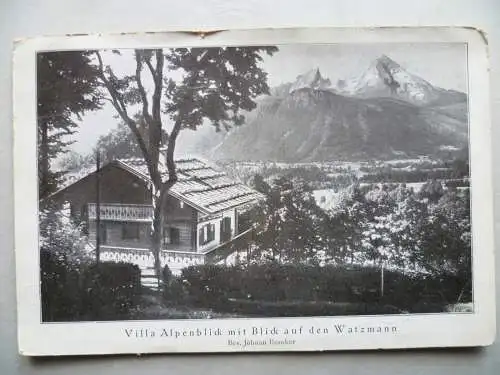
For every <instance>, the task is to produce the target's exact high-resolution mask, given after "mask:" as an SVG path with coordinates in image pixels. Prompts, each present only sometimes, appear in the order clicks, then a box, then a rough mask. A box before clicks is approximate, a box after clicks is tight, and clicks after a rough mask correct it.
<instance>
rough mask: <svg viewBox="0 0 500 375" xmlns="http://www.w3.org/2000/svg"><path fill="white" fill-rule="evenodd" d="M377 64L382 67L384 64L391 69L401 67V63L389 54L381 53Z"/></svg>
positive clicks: (376, 61)
mask: <svg viewBox="0 0 500 375" xmlns="http://www.w3.org/2000/svg"><path fill="white" fill-rule="evenodd" d="M375 65H376V66H380V67H382V66H384V67H386V68H388V69H389V70H396V69H401V65H399V64H398V63H397V62H396V61H394V60H393V59H391V58H390V57H389V56H387V55H381V56H380V57H378V58H377V59H376V60H375Z"/></svg>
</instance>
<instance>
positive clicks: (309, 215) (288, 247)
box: [256, 177, 324, 263]
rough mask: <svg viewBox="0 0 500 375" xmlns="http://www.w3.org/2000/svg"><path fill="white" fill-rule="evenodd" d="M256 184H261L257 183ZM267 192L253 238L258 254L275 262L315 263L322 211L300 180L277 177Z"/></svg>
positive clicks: (320, 245) (320, 239)
mask: <svg viewBox="0 0 500 375" xmlns="http://www.w3.org/2000/svg"><path fill="white" fill-rule="evenodd" d="M258 181H259V182H258V183H259V185H261V184H262V181H260V180H258ZM263 190H264V191H267V199H266V203H265V205H264V207H263V215H262V216H261V217H262V219H263V221H262V222H261V223H260V226H259V229H258V234H257V237H256V242H257V246H258V248H259V249H260V254H258V253H257V254H256V255H262V254H264V256H266V257H267V258H268V259H270V260H272V261H277V262H279V263H287V262H292V263H304V262H305V263H317V262H318V258H317V255H318V251H319V250H322V249H323V248H324V244H323V242H322V241H323V238H322V236H321V225H322V220H323V217H324V213H323V211H322V210H321V209H320V208H319V207H318V206H317V204H316V201H315V200H314V197H313V196H312V194H311V192H310V190H309V189H308V188H307V184H306V183H305V182H304V181H299V180H295V181H294V182H292V181H291V180H289V179H287V178H286V177H280V178H278V179H277V180H276V181H274V184H273V186H272V187H270V188H266V187H264V189H263Z"/></svg>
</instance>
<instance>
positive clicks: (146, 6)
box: [0, 0, 500, 375]
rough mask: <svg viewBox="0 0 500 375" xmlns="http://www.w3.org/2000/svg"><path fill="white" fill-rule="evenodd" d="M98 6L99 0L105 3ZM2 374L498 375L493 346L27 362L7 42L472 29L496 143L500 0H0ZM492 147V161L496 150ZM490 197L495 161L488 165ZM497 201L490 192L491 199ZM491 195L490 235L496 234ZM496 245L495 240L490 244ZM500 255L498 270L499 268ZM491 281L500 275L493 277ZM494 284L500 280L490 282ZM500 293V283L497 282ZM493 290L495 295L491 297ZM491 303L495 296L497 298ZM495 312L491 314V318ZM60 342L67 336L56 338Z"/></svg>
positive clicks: (497, 177) (499, 352)
mask: <svg viewBox="0 0 500 375" xmlns="http://www.w3.org/2000/svg"><path fill="white" fill-rule="evenodd" d="M104 3H105V4H104ZM0 21H1V22H0V43H1V46H2V49H1V59H0V97H1V98H2V110H1V111H0V207H1V209H0V253H1V257H0V336H1V337H0V373H1V374H34V373H36V374H69V373H71V374H89V373H96V374H100V373H103V374H120V375H126V374H137V373H147V374H191V373H193V374H194V373H200V374H204V375H209V374H218V375H220V374H234V373H238V374H241V375H243V374H255V373H261V374H267V373H283V374H303V373H308V374H313V373H314V374H331V373H336V374H343V373H349V374H353V375H354V374H412V375H418V374H426V375H432V374H445V373H446V374H448V373H451V374H454V375H458V374H496V373H498V372H499V371H500V343H498V342H497V343H496V344H494V345H493V346H490V347H488V348H484V349H454V350H445V349H442V350H413V351H389V352H379V351H370V352H335V353H333V352H332V353H314V354H297V353H289V354H231V355H151V356H141V357H135V356H108V357H85V358H83V357H81V358H76V357H72V358H46V359H36V360H34V359H29V358H26V357H21V356H19V355H18V354H17V341H16V308H15V272H14V267H15V264H14V238H13V234H14V231H13V215H14V213H13V199H12V194H13V185H12V181H13V180H12V173H13V167H12V165H13V160H12V135H13V131H12V126H11V123H12V100H11V83H12V78H11V77H12V63H11V56H12V54H11V51H12V44H13V40H14V39H16V38H20V37H27V36H36V35H57V34H68V33H96V32H122V31H141V30H149V31H164V30H168V29H182V30H186V29H199V28H201V27H207V28H217V29H227V28H252V27H272V26H274V27H290V26H302V27H304V26H374V25H383V26H418V25H423V26H429V25H444V26H449V25H458V26H464V25H465V26H474V27H477V28H480V29H483V30H484V31H486V32H487V33H488V37H489V45H490V57H491V76H492V77H491V79H492V81H491V82H492V85H491V86H492V109H493V116H492V120H493V139H500V137H499V135H500V127H499V126H498V123H499V120H500V91H499V90H498V86H499V85H500V2H498V1H497V0H469V1H467V0H456V1H454V2H450V1H447V0H428V1H423V0H421V1H418V2H417V1H413V2H402V1H398V0H385V1H377V2H373V1H371V0H365V1H361V0H350V1H331V0H322V1H320V0H308V1H290V0H275V1H272V2H270V1H268V0H267V1H266V0H246V1H224V0H197V1H195V0H191V1H175V2H174V1H161V0H156V1H152V0H142V1H126V2H125V1H120V0H109V1H107V2H102V1H97V0H87V1H76V0H71V1H70V0H67V1H64V2H60V1H58V0H44V1H43V2H41V1H36V0H2V1H0ZM493 148H494V160H497V161H498V160H500V150H499V148H498V147H495V146H494V147H493ZM494 164H495V166H494V171H493V172H494V181H495V195H498V194H499V193H500V184H499V182H500V167H499V165H500V163H494ZM495 198H496V197H495ZM498 206H499V205H498V199H495V218H496V220H495V224H496V234H497V237H498V234H499V233H500V226H499V224H500V221H499V218H500V216H499V213H500V210H499V207H498ZM496 242H497V243H498V241H496ZM498 258H499V257H497V260H496V269H497V273H498V270H500V259H498ZM497 279H498V278H497ZM499 284H500V283H499V282H498V280H497V285H499ZM497 290H499V291H500V287H497ZM497 296H498V293H497ZM497 300H498V297H497ZM497 316H498V315H497ZM61 339H64V338H61Z"/></svg>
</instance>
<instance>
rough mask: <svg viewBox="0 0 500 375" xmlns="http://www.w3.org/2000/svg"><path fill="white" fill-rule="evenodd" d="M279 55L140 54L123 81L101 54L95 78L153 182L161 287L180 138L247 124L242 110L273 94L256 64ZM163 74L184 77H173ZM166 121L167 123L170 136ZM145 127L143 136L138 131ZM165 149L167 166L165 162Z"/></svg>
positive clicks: (235, 51)
mask: <svg viewBox="0 0 500 375" xmlns="http://www.w3.org/2000/svg"><path fill="white" fill-rule="evenodd" d="M276 50H277V48H276V47H260V46H256V47H222V48H218V47H217V48H174V49H154V50H135V51H134V57H135V62H136V65H135V73H134V74H132V75H124V76H122V77H118V76H117V75H116V73H115V72H114V71H113V69H112V68H111V67H110V66H105V64H104V62H103V59H102V56H101V53H100V52H96V58H97V61H98V65H97V68H98V78H99V80H100V82H101V83H102V84H103V86H104V87H105V88H106V90H107V93H108V94H109V97H108V98H107V100H109V102H111V104H112V105H113V107H114V108H115V110H116V111H117V113H118V115H119V116H120V118H121V119H122V121H123V122H124V123H125V124H126V125H127V126H128V127H129V129H130V130H131V131H132V133H133V134H134V136H135V138H136V141H137V144H138V146H139V148H140V150H141V153H142V157H143V158H144V160H145V163H146V165H147V169H148V172H149V177H150V178H151V182H152V205H153V224H152V228H151V232H152V233H151V234H152V235H151V237H152V253H153V255H154V258H155V269H156V273H157V276H158V280H160V277H161V264H160V256H159V254H160V250H161V237H162V236H161V228H162V222H161V221H162V215H161V211H162V207H163V202H164V200H165V197H166V196H167V194H168V192H169V190H170V189H171V187H172V186H173V185H174V184H175V183H176V182H177V173H176V166H175V161H174V152H175V149H176V142H177V138H178V135H179V133H180V132H181V131H182V130H183V129H193V130H196V129H197V128H198V127H199V126H200V125H202V124H203V122H204V120H209V121H210V122H211V123H212V124H213V125H214V126H215V128H216V129H217V130H219V129H220V128H221V127H224V128H225V129H229V128H230V127H231V126H233V125H240V124H241V123H242V122H243V120H244V118H243V115H242V114H241V111H242V110H245V111H250V110H252V109H254V108H255V106H256V103H255V101H254V99H255V98H256V97H257V96H259V95H262V94H268V93H269V87H268V85H267V82H266V78H267V74H266V73H265V72H264V71H263V70H262V68H261V67H260V66H259V62H260V61H261V60H262V56H261V55H262V54H264V53H267V54H268V55H272V54H273V53H274V52H275V51H276ZM165 70H168V71H169V72H175V73H176V74H179V75H180V76H181V78H180V79H177V80H174V79H172V78H169V77H167V75H166V74H165ZM145 72H146V74H147V75H148V76H149V78H150V80H151V81H152V95H148V90H147V89H146V87H145V84H144V82H145V79H144V74H145ZM136 108H138V110H136ZM134 112H135V113H134ZM162 115H166V116H167V117H168V119H169V120H170V124H169V125H171V126H170V127H169V129H167V126H165V125H167V124H166V122H165V118H164V116H162ZM138 118H140V119H141V121H138ZM142 122H143V123H142ZM143 124H144V125H145V126H144V128H145V129H146V132H145V133H142V132H141V126H142V125H143ZM162 147H163V148H164V149H165V160H164V161H162V160H161V157H160V149H161V148H162ZM165 169H166V172H167V173H164V170H165Z"/></svg>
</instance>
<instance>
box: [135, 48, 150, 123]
mask: <svg viewBox="0 0 500 375" xmlns="http://www.w3.org/2000/svg"><path fill="white" fill-rule="evenodd" d="M135 61H136V68H135V81H136V82H137V87H138V88H139V93H140V95H141V100H142V116H143V117H144V120H146V122H147V123H148V125H149V124H150V123H151V122H152V119H151V115H150V114H149V108H148V107H149V103H148V97H147V95H146V90H145V89H144V86H143V84H142V77H141V71H142V61H141V55H140V52H138V51H137V50H136V51H135Z"/></svg>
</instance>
